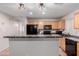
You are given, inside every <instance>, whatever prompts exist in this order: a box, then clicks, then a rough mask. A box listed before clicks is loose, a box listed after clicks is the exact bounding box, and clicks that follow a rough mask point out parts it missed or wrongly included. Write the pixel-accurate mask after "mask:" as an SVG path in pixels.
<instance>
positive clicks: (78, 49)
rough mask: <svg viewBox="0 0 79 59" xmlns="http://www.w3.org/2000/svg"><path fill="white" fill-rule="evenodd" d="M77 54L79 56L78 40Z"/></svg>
mask: <svg viewBox="0 0 79 59" xmlns="http://www.w3.org/2000/svg"><path fill="white" fill-rule="evenodd" d="M77 56H79V42H77Z"/></svg>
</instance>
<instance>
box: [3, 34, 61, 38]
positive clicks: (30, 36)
mask: <svg viewBox="0 0 79 59" xmlns="http://www.w3.org/2000/svg"><path fill="white" fill-rule="evenodd" d="M61 37H62V35H58V34H51V35H25V36H4V38H61Z"/></svg>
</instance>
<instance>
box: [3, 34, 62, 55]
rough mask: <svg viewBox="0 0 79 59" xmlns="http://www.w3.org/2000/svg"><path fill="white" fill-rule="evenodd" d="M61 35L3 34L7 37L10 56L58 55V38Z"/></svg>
mask: <svg viewBox="0 0 79 59" xmlns="http://www.w3.org/2000/svg"><path fill="white" fill-rule="evenodd" d="M61 37H62V36H61V35H58V34H52V35H26V36H4V38H9V46H10V52H11V55H12V56H58V55H59V53H58V38H61Z"/></svg>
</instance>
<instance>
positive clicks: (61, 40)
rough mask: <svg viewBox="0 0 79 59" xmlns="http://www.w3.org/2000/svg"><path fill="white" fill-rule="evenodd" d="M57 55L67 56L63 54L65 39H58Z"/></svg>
mask: <svg viewBox="0 0 79 59" xmlns="http://www.w3.org/2000/svg"><path fill="white" fill-rule="evenodd" d="M59 55H60V56H67V54H66V52H65V38H64V37H62V38H59Z"/></svg>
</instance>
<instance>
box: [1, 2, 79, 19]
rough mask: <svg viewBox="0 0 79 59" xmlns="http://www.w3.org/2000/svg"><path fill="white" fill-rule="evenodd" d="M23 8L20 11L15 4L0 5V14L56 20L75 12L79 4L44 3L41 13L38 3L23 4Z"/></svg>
mask: <svg viewBox="0 0 79 59" xmlns="http://www.w3.org/2000/svg"><path fill="white" fill-rule="evenodd" d="M24 7H25V9H23V10H20V9H18V4H17V3H0V12H3V13H6V14H8V15H11V16H14V17H28V18H45V19H46V18H47V19H49V18H50V19H52V18H53V19H57V18H61V17H63V16H65V15H67V14H69V13H71V12H73V11H75V10H77V9H78V8H79V3H63V4H57V3H45V8H44V9H43V10H42V11H41V9H40V6H39V3H24Z"/></svg>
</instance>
